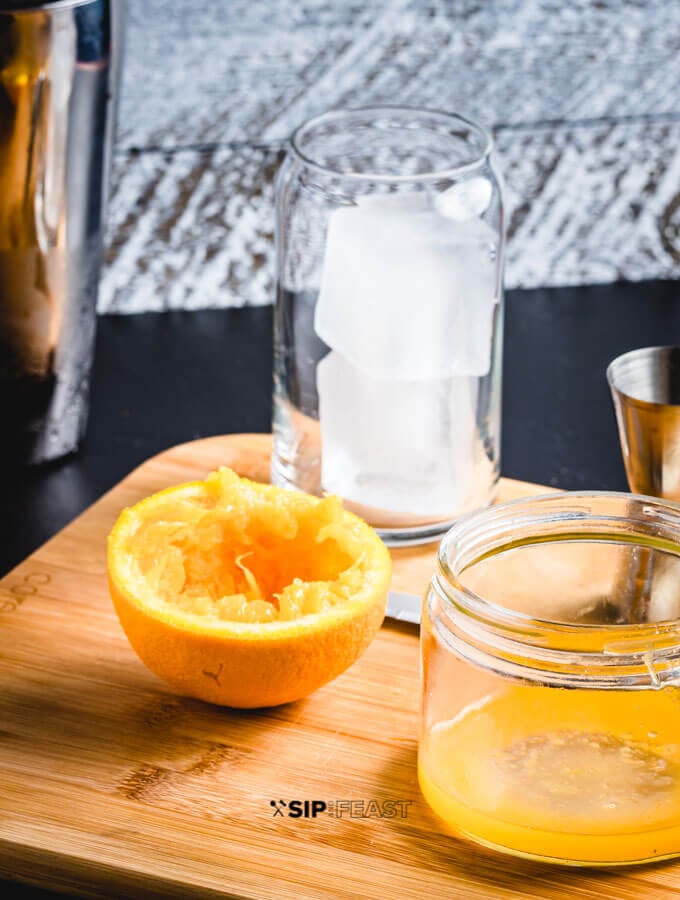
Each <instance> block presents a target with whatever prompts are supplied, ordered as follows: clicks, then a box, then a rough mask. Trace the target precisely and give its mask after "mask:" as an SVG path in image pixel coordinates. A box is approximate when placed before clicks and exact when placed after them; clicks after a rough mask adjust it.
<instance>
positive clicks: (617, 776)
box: [418, 493, 680, 865]
mask: <svg viewBox="0 0 680 900" xmlns="http://www.w3.org/2000/svg"><path fill="white" fill-rule="evenodd" d="M421 649H422V678H423V697H422V722H421V735H420V744H419V759H418V770H419V780H420V786H421V789H422V791H423V794H424V796H425V798H426V799H427V801H428V802H429V804H430V806H431V807H432V809H433V810H434V811H435V813H437V814H438V816H439V818H440V819H441V820H442V821H443V823H444V825H445V827H448V828H449V829H450V830H452V831H454V832H455V833H457V834H462V835H465V836H467V837H469V838H471V839H473V840H474V841H477V842H478V843H481V844H484V845H486V846H489V847H492V848H495V849H498V850H502V851H506V852H509V853H512V854H515V855H517V856H524V857H530V858H535V859H541V860H544V861H552V862H560V863H568V864H572V865H593V864H597V865H621V864H626V863H638V862H645V861H649V860H658V859H664V858H667V857H671V856H675V855H678V854H680V690H679V686H680V506H677V505H675V504H672V503H668V502H666V501H663V500H657V499H652V498H648V497H643V496H636V495H630V494H609V493H583V494H581V493H563V494H559V493H557V494H551V495H546V496H542V497H536V498H530V499H525V500H519V501H514V502H511V503H506V504H502V505H499V506H497V507H493V508H491V509H488V510H484V511H482V512H480V513H476V514H473V515H470V516H468V517H466V518H464V519H462V520H461V521H460V522H459V523H457V524H456V525H455V526H454V527H453V528H452V529H451V530H450V531H449V532H448V534H447V535H446V537H445V538H444V540H443V541H442V543H441V546H440V550H439V558H438V571H437V573H436V574H435V576H434V578H433V580H432V583H431V586H430V589H429V592H428V594H427V597H426V601H425V604H424V610H423V623H422V627H421Z"/></svg>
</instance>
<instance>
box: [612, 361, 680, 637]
mask: <svg viewBox="0 0 680 900" xmlns="http://www.w3.org/2000/svg"><path fill="white" fill-rule="evenodd" d="M607 381H608V382H609V387H610V390H611V394H612V399H613V401H614V409H615V411H616V421H617V424H618V429H619V439H620V442H621V450H622V453H623V461H624V465H625V467H626V475H627V478H628V485H629V487H630V490H631V491H632V492H633V493H634V494H644V495H647V496H653V497H662V498H664V499H666V500H671V501H673V502H676V503H677V502H680V347H644V348H641V349H639V350H631V351H630V353H624V354H623V355H622V356H619V357H617V358H616V359H615V360H613V362H612V363H611V364H610V365H609V367H608V368H607ZM636 562H637V567H638V568H637V572H636V573H635V578H630V574H632V573H629V578H628V580H629V581H630V583H631V587H632V586H633V584H634V588H633V590H632V592H631V595H630V597H629V602H630V601H631V598H632V602H633V603H634V605H635V606H636V607H637V608H638V610H639V612H640V618H639V620H640V621H648V622H661V621H668V620H669V619H680V559H678V558H677V557H673V556H670V555H669V554H665V553H658V552H655V551H648V552H647V553H641V554H640V555H639V557H638V559H637V561H636Z"/></svg>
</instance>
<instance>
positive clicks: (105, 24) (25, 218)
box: [0, 0, 125, 463]
mask: <svg viewBox="0 0 680 900" xmlns="http://www.w3.org/2000/svg"><path fill="white" fill-rule="evenodd" d="M124 14H125V5H124V0H52V2H39V0H32V2H27V0H23V2H22V0H9V2H2V0H0V457H4V458H11V459H13V460H17V461H19V460H20V461H23V462H28V463H39V462H44V461H47V460H51V459H56V458H57V457H60V456H63V455H64V454H66V453H69V452H71V451H73V450H75V449H76V448H77V446H78V444H79V442H80V439H81V438H82V436H83V433H84V430H85V424H86V419H87V410H88V394H89V376H90V368H91V362H92V353H93V347H94V336H95V327H96V301H97V289H98V282H99V275H100V270H101V264H102V254H103V239H104V225H105V208H106V198H107V187H108V177H109V168H110V159H111V151H112V141H113V133H114V126H115V121H114V120H115V111H116V103H117V96H118V80H119V77H118V76H119V71H120V60H121V52H122V33H123V24H124Z"/></svg>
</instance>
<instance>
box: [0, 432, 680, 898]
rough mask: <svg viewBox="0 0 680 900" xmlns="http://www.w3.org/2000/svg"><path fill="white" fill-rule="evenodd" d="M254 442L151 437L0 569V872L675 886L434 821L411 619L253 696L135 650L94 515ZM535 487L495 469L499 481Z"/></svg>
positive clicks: (513, 891)
mask: <svg viewBox="0 0 680 900" xmlns="http://www.w3.org/2000/svg"><path fill="white" fill-rule="evenodd" d="M269 449H270V440H269V438H268V437H265V436H235V437H229V438H212V439H207V440H203V441H198V442H195V443H192V444H186V445H182V446H180V447H177V448H174V449H172V450H170V451H168V452H166V453H164V454H161V455H160V456H159V457H156V458H154V459H152V460H150V461H149V462H148V463H146V464H144V465H143V466H142V467H141V468H139V469H137V470H136V471H135V472H133V473H132V474H131V475H130V476H129V477H128V478H127V479H125V480H124V481H123V482H122V483H121V484H120V485H119V486H118V487H116V488H115V489H114V490H113V491H112V492H110V493H109V494H107V495H106V496H105V497H104V498H102V499H101V500H100V501H99V502H98V503H97V504H96V505H95V506H93V507H92V508H91V509H89V510H88V511H87V512H86V513H84V514H83V515H82V516H81V517H80V518H79V519H77V520H76V521H75V522H74V523H72V524H71V525H70V526H68V527H67V528H66V529H65V530H64V531H63V532H61V533H60V534H58V535H57V536H56V537H55V538H53V539H52V540H51V541H49V542H48V543H47V544H46V545H45V546H44V547H43V548H41V549H40V550H39V551H38V552H37V553H36V554H35V555H34V556H32V557H30V558H29V559H28V560H26V561H25V562H24V563H23V564H22V565H20V566H19V567H18V568H17V569H15V570H14V571H13V572H12V573H11V574H10V575H8V576H7V577H6V578H4V579H3V580H2V582H0V630H1V634H2V642H1V650H0V783H1V784H2V790H0V874H2V875H4V876H8V877H11V878H14V879H20V880H25V881H28V882H30V883H36V884H42V885H45V886H48V887H51V888H53V889H57V890H68V891H71V892H73V893H78V894H82V895H85V896H97V897H128V896H129V897H154V898H173V897H187V896H194V897H205V898H208V897H245V898H265V900H266V898H272V900H274V898H276V900H282V898H291V900H298V898H300V897H305V898H331V897H332V898H354V897H380V898H385V900H389V898H407V900H408V898H414V900H416V898H417V900H420V898H421V897H423V896H432V897H442V896H448V897H459V898H464V900H511V898H541V900H549V898H573V900H578V898H583V900H585V898H599V897H602V896H606V897H607V898H612V900H616V898H619V900H639V898H641V897H644V898H645V900H662V898H664V900H670V898H673V897H677V896H678V893H679V892H680V867H679V866H677V865H664V866H648V867H643V868H638V869H635V870H631V871H627V872H621V871H619V872H606V871H605V872H600V873H596V872H594V871H588V870H582V871H571V870H566V869H561V868H556V867H550V866H544V865H538V864H530V863H525V862H521V861H519V860H514V859H512V858H506V857H502V856H499V855H496V854H492V853H491V852H487V851H484V850H482V849H480V848H477V847H474V846H473V845H470V844H467V843H464V842H462V841H458V840H455V839H453V838H451V837H448V836H445V835H444V834H443V833H442V832H441V831H440V829H439V826H438V824H437V822H436V821H435V819H434V817H433V816H432V815H431V814H430V812H429V810H428V808H427V807H426V805H425V803H424V802H423V801H422V800H421V799H420V795H419V791H418V788H417V784H416V775H415V754H416V735H417V723H418V705H419V696H418V690H419V687H418V680H419V679H418V641H417V637H416V635H415V633H414V631H413V630H412V629H409V628H405V627H399V626H396V625H395V626H392V625H386V626H385V627H384V628H383V629H382V631H381V633H380V635H379V636H378V638H377V639H376V640H375V641H374V643H373V644H372V645H371V647H370V648H369V650H368V651H367V653H366V654H365V656H364V657H362V658H361V660H359V662H358V663H356V664H355V666H353V667H352V669H350V670H349V671H348V672H347V673H346V674H345V675H343V676H341V677H340V678H338V679H337V680H336V681H335V682H333V683H332V684H330V685H328V686H326V687H325V688H322V689H321V690H319V691H318V692H317V693H316V694H314V695H313V696H311V697H309V698H307V699H306V700H304V701H300V702H298V703H295V704H290V705H289V706H285V707H280V708H278V709H273V710H266V711H259V712H231V711H228V710H224V709H219V708H215V707H211V706H209V705H207V704H203V703H200V702H197V701H193V700H189V699H185V698H182V697H179V696H176V695H175V694H173V693H172V692H171V691H169V689H168V688H166V687H165V686H164V685H163V684H162V683H161V682H159V680H158V679H156V678H155V676H153V675H152V674H151V673H150V672H148V671H147V670H146V669H145V668H144V667H143V666H142V664H141V663H140V662H139V661H138V659H137V657H136V656H135V654H134V653H133V651H132V650H131V648H130V646H129V645H128V643H127V641H126V639H125V637H124V636H123V634H122V632H121V629H120V627H119V625H118V622H117V620H116V618H115V615H114V613H113V610H112V607H111V604H110V601H109V598H108V596H107V592H106V587H105V580H104V552H105V537H106V534H107V533H108V531H109V529H110V527H111V525H112V524H113V521H114V520H115V518H116V516H117V515H118V513H119V512H120V510H121V508H122V507H123V506H125V505H129V504H131V503H134V502H135V501H137V500H138V499H140V498H141V497H142V496H143V495H146V494H148V493H149V492H151V491H154V490H157V489H159V488H161V487H164V486H166V485H168V484H172V483H177V482H179V481H184V480H187V479H190V478H195V477H201V476H203V475H205V474H206V473H207V472H208V471H210V470H211V469H213V468H215V467H216V466H218V465H221V464H222V465H231V466H233V467H235V468H236V469H238V470H239V471H241V472H242V473H244V474H248V475H250V476H251V477H254V478H258V479H261V480H265V479H266V478H267V476H268V468H269V463H268V454H269ZM540 490H541V488H539V487H538V486H536V485H526V484H520V483H517V482H507V481H505V482H503V483H502V491H501V496H502V498H509V497H511V496H522V495H527V494H530V493H536V492H537V491H540ZM433 552H434V548H432V547H430V548H423V549H421V550H420V551H416V550H410V551H408V552H406V551H404V556H403V558H402V559H395V570H396V579H395V580H396V583H397V584H398V585H399V586H401V587H408V588H410V589H412V590H417V591H420V590H422V588H423V587H424V583H425V581H426V579H427V577H428V576H429V574H430V572H431V570H432V554H433ZM414 560H417V564H416V563H414ZM292 799H301V800H304V799H310V800H314V799H318V800H325V801H337V800H360V801H365V802H367V801H369V800H372V799H376V800H386V799H393V800H398V801H404V802H406V803H408V804H409V806H408V815H407V816H406V817H404V818H401V817H395V818H391V819H387V818H385V819H377V818H370V817H369V818H366V817H364V818H350V817H347V816H341V817H339V816H337V815H336V816H330V815H320V816H319V817H318V818H316V819H314V820H311V819H310V820H305V819H290V818H286V817H281V816H274V815H273V812H274V809H273V807H272V806H271V803H270V801H272V800H277V801H280V800H286V801H288V800H292Z"/></svg>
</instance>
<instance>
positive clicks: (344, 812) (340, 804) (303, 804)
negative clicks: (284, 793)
mask: <svg viewBox="0 0 680 900" xmlns="http://www.w3.org/2000/svg"><path fill="white" fill-rule="evenodd" d="M412 802H413V801H411V800H270V801H269V805H270V806H271V807H272V809H273V813H272V815H273V817H274V818H277V817H278V816H281V818H284V817H287V818H289V819H316V818H318V817H319V816H330V817H331V818H333V819H405V818H406V817H407V816H408V808H409V806H410V805H411V803H412Z"/></svg>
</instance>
